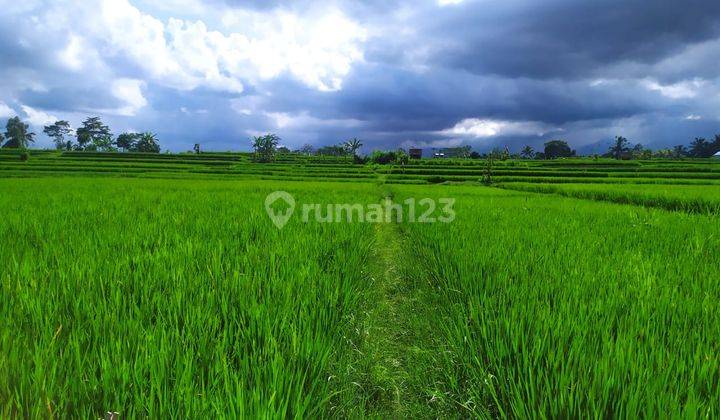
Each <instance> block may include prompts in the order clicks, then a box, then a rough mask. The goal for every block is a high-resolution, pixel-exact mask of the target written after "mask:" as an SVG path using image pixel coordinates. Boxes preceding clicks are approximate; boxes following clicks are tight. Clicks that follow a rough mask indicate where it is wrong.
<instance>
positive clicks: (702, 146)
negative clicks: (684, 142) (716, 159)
mask: <svg viewBox="0 0 720 420" xmlns="http://www.w3.org/2000/svg"><path fill="white" fill-rule="evenodd" d="M718 151H720V135H716V136H715V139H714V140H713V141H707V140H706V139H704V138H702V137H700V138H696V139H695V140H693V142H692V143H690V152H689V153H688V154H689V155H690V156H692V157H696V158H708V157H711V156H713V155H714V154H715V153H717V152H718Z"/></svg>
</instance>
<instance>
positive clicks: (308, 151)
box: [300, 144, 315, 155]
mask: <svg viewBox="0 0 720 420" xmlns="http://www.w3.org/2000/svg"><path fill="white" fill-rule="evenodd" d="M314 150H315V148H313V147H312V145H311V144H303V146H302V147H301V148H300V153H302V154H304V155H311V154H313V151H314Z"/></svg>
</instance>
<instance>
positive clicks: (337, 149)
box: [315, 145, 347, 156]
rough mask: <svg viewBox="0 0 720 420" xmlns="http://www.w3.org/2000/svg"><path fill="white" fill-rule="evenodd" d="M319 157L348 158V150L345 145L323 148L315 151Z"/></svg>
mask: <svg viewBox="0 0 720 420" xmlns="http://www.w3.org/2000/svg"><path fill="white" fill-rule="evenodd" d="M315 154H316V155H318V156H346V155H347V150H346V149H345V146H343V145H332V146H323V147H320V148H319V149H317V151H315Z"/></svg>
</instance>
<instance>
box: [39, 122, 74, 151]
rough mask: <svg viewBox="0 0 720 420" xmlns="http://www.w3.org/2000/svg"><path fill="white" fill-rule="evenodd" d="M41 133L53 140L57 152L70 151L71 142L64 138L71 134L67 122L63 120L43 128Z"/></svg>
mask: <svg viewBox="0 0 720 420" xmlns="http://www.w3.org/2000/svg"><path fill="white" fill-rule="evenodd" d="M43 133H45V134H46V135H47V136H48V137H50V138H51V139H52V140H53V143H55V148H56V149H57V150H70V149H72V141H71V140H69V139H67V138H66V137H69V136H70V135H71V134H72V128H70V123H69V122H67V121H64V120H60V121H55V122H54V123H52V124H50V125H46V126H45V127H43Z"/></svg>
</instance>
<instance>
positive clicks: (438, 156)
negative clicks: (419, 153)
mask: <svg viewBox="0 0 720 420" xmlns="http://www.w3.org/2000/svg"><path fill="white" fill-rule="evenodd" d="M433 158H434V159H444V158H445V153H442V152H436V153H433Z"/></svg>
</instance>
